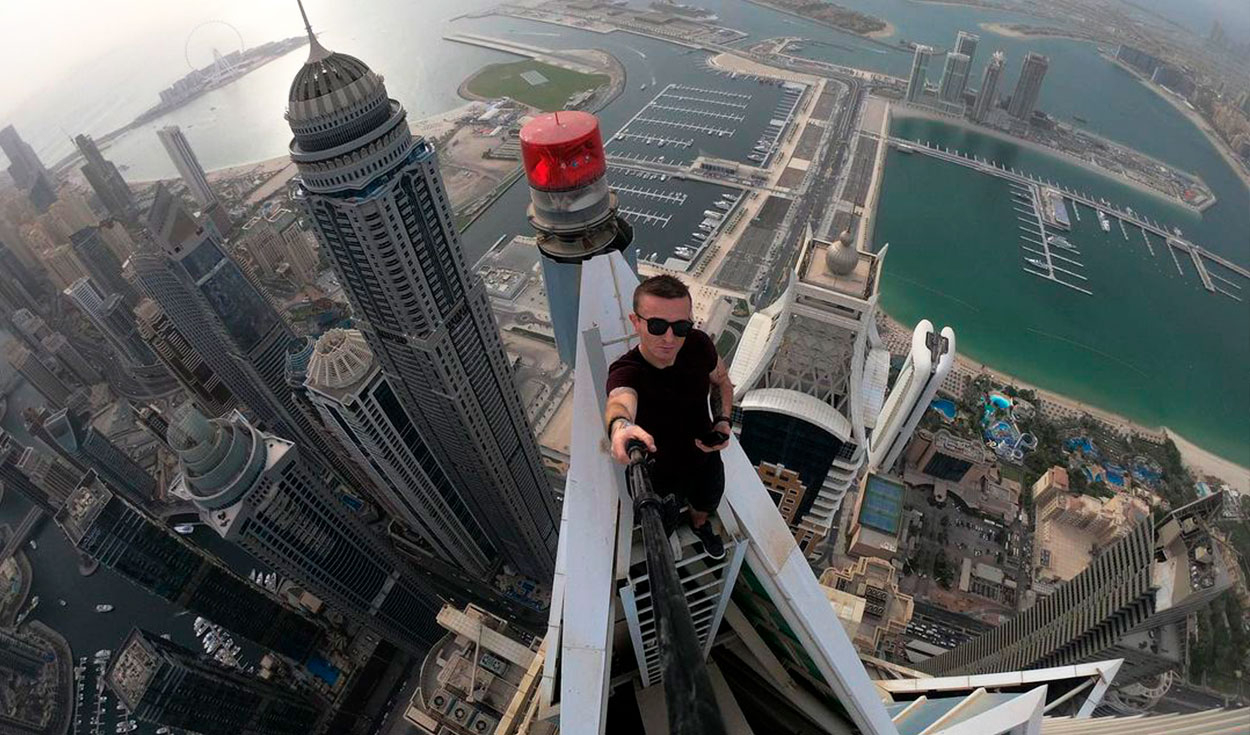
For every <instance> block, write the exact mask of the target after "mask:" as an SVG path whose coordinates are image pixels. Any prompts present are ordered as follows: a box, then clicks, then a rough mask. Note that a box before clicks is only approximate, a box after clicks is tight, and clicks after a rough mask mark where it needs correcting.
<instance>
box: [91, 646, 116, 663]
mask: <svg viewBox="0 0 1250 735" xmlns="http://www.w3.org/2000/svg"><path fill="white" fill-rule="evenodd" d="M112 655H113V652H112V651H110V650H109V649H107V648H101V649H100V650H98V651H96V652H95V657H96V660H99V659H102V658H108V657H109V656H112Z"/></svg>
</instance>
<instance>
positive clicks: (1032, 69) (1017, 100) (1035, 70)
mask: <svg viewBox="0 0 1250 735" xmlns="http://www.w3.org/2000/svg"><path fill="white" fill-rule="evenodd" d="M1049 66H1050V59H1049V58H1047V57H1045V56H1043V55H1041V54H1039V53H1037V52H1036V51H1030V52H1029V53H1028V54H1027V55H1026V56H1025V57H1024V64H1022V65H1021V66H1020V79H1019V80H1018V81H1017V82H1016V91H1015V92H1013V93H1012V95H1011V104H1010V105H1008V106H1007V112H1008V114H1010V115H1011V116H1012V117H1014V118H1015V119H1017V120H1020V121H1022V122H1028V120H1029V118H1030V117H1032V115H1033V110H1034V109H1035V108H1036V107H1037V100H1038V98H1039V97H1041V95H1042V80H1043V79H1044V78H1045V77H1046V69H1047V68H1048V67H1049Z"/></svg>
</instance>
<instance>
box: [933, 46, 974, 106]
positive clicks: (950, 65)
mask: <svg viewBox="0 0 1250 735" xmlns="http://www.w3.org/2000/svg"><path fill="white" fill-rule="evenodd" d="M971 69H972V58H971V57H970V56H968V55H967V54H961V53H957V52H951V53H949V54H947V55H946V65H945V66H944V67H943V68H942V82H941V84H940V85H939V87H938V96H939V97H941V98H942V99H943V100H944V101H946V102H952V103H956V104H959V103H962V102H963V99H964V90H965V89H967V88H968V73H969V71H970V70H971Z"/></svg>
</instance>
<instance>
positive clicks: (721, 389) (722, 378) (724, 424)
mask: <svg viewBox="0 0 1250 735" xmlns="http://www.w3.org/2000/svg"><path fill="white" fill-rule="evenodd" d="M708 380H709V381H710V384H709V385H708V397H707V398H708V405H709V406H711V408H712V428H713V429H715V430H716V431H720V432H723V433H725V434H730V433H732V432H733V426H732V425H731V424H730V423H729V418H728V417H729V412H730V411H731V410H733V405H734V384H733V383H732V382H730V380H729V368H727V367H725V361H724V360H722V359H720V358H717V359H716V368H715V369H714V370H712V372H711V373H709V374H708ZM717 417H722V418H717ZM694 443H695V445H696V446H698V447H699V449H702V450H703V451H705V452H718V451H720V450H722V449H724V448H725V447H727V446H729V441H728V440H726V441H723V442H721V443H720V444H717V445H716V446H714V447H709V446H707V445H705V444H704V443H703V442H702V441H700V440H698V439H695V440H694Z"/></svg>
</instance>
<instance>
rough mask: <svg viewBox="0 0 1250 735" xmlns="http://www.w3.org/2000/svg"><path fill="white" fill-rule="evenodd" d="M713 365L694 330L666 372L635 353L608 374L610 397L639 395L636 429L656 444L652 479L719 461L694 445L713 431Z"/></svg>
mask: <svg viewBox="0 0 1250 735" xmlns="http://www.w3.org/2000/svg"><path fill="white" fill-rule="evenodd" d="M717 359H718V357H717V354H716V345H714V344H712V338H711V337H709V336H707V334H706V333H705V332H702V331H700V330H698V329H692V330H690V334H689V335H688V336H687V337H686V341H685V343H684V344H683V345H682V346H681V349H680V350H678V351H677V358H676V359H675V360H674V361H673V364H672V365H670V366H668V367H666V368H657V367H655V366H654V365H652V364H651V363H649V362H647V360H646V358H644V357H643V356H642V352H640V351H639V349H638V348H637V347H635V348H634V349H632V350H630V351H629V352H626V353H625V354H624V355H621V357H620V358H618V359H617V360H616V361H615V362H613V363H612V366H611V367H610V368H608V385H607V388H608V393H611V392H612V390H613V389H615V388H620V387H627V388H633V389H634V390H635V391H636V392H637V393H638V415H637V416H635V417H634V423H636V424H638V425H639V426H641V427H642V428H643V429H644V430H645V431H646V432H647V433H648V434H650V435H651V436H652V437H653V438H654V439H655V457H654V459H655V465H654V471H655V473H656V474H659V475H664V474H670V473H685V472H689V471H690V470H692V469H695V468H698V467H702V466H703V464H704V463H705V462H707V461H708V460H709V459H711V458H716V459H719V455H717V453H715V452H712V453H710V454H709V453H707V452H704V451H702V450H701V449H699V448H698V447H697V446H695V443H694V440H695V438H697V437H701V436H703V435H704V434H707V433H708V432H709V431H711V430H712V419H711V415H710V414H709V413H708V402H707V397H708V389H709V388H710V387H711V379H710V376H711V373H712V371H713V370H715V369H716V362H717Z"/></svg>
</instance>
